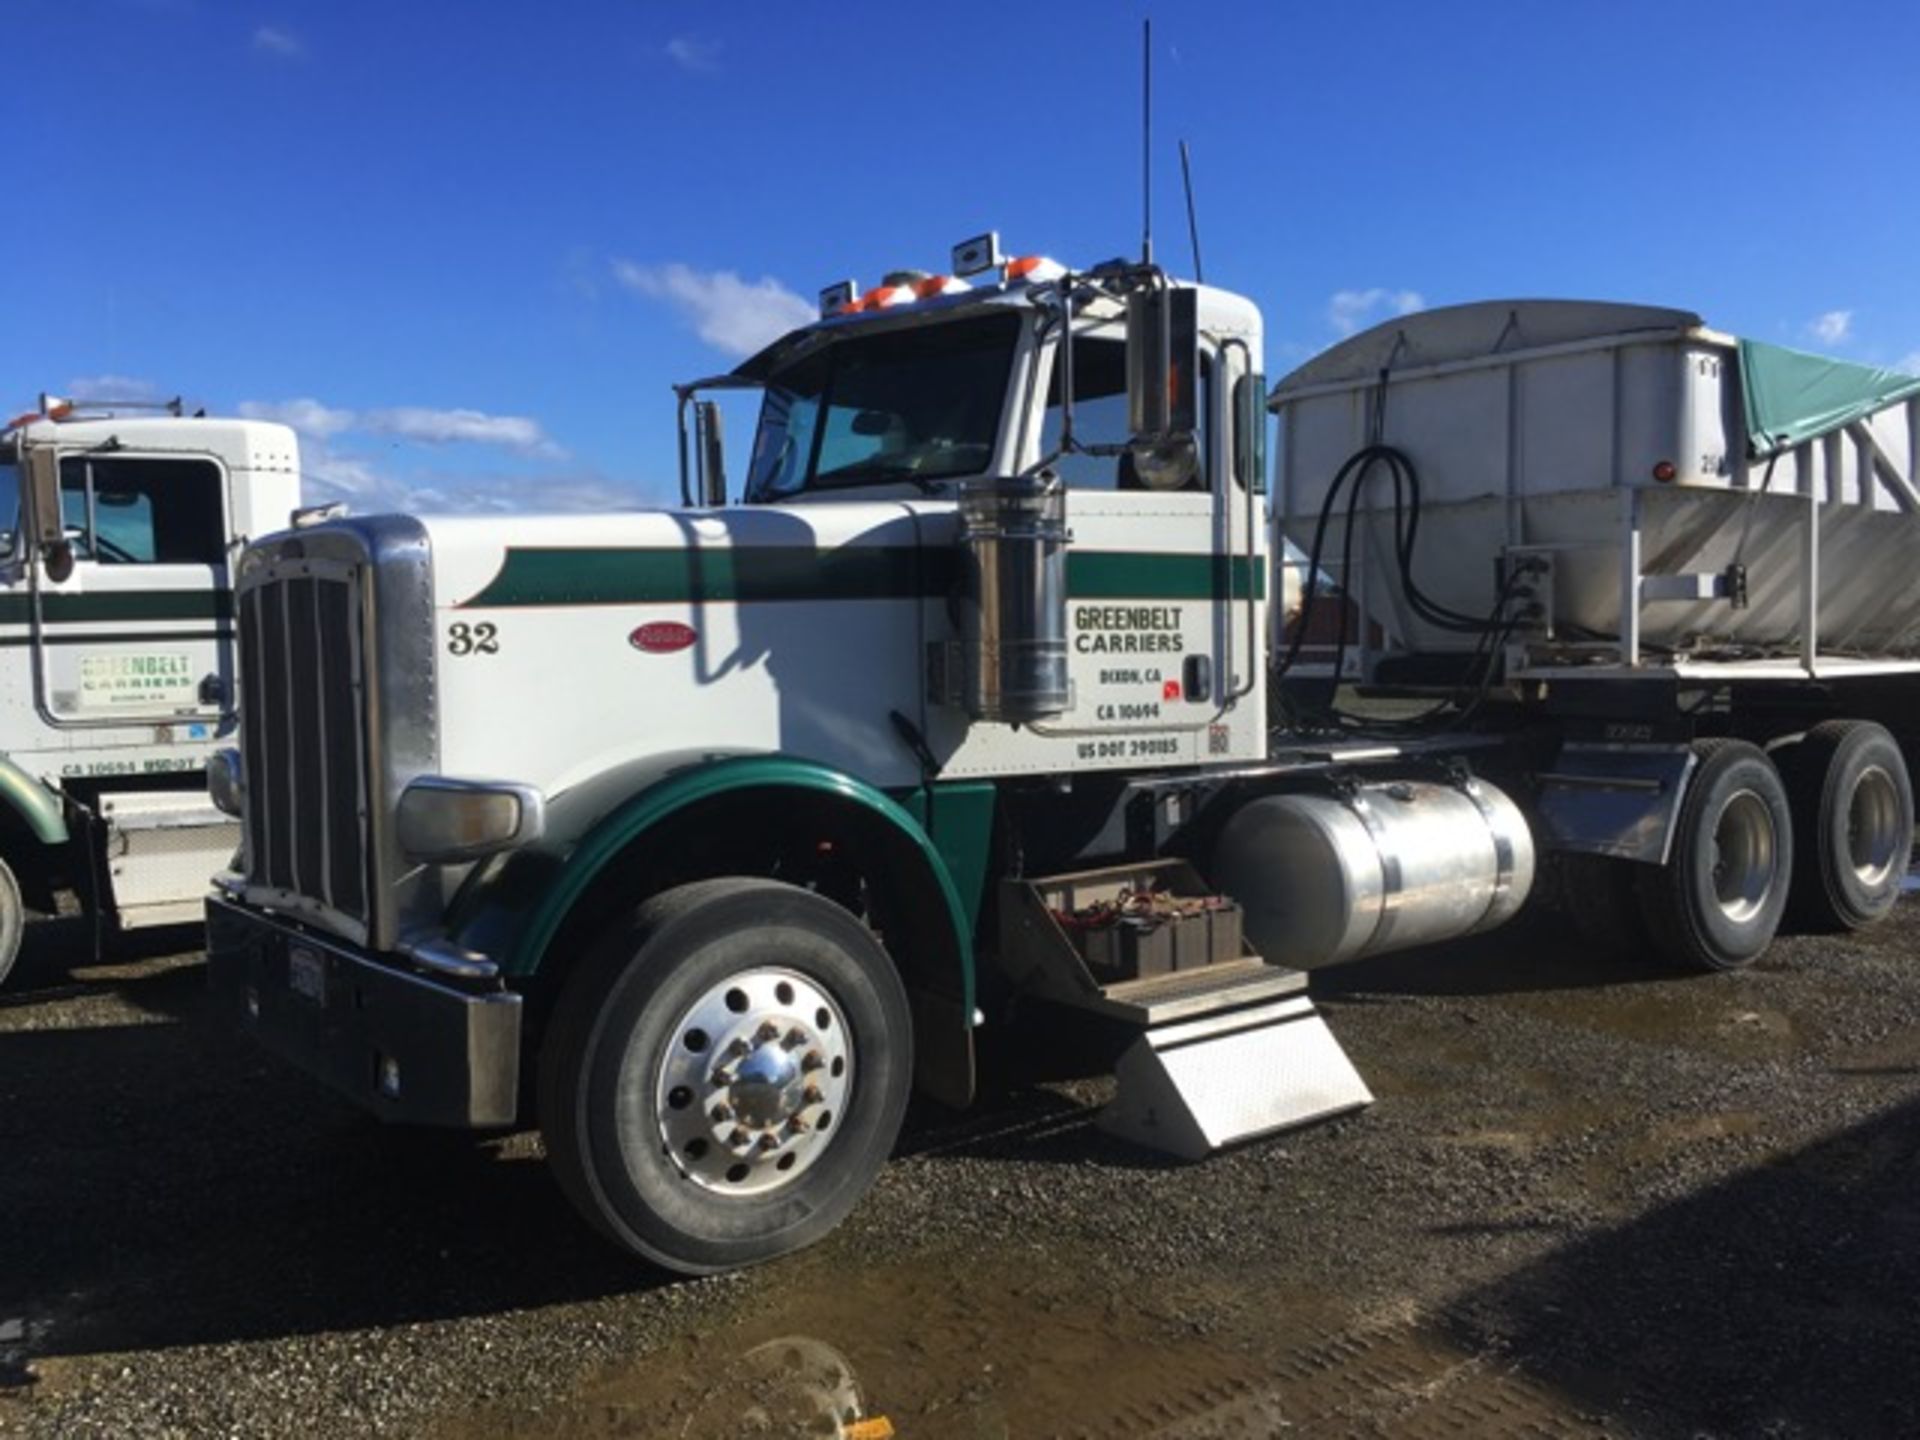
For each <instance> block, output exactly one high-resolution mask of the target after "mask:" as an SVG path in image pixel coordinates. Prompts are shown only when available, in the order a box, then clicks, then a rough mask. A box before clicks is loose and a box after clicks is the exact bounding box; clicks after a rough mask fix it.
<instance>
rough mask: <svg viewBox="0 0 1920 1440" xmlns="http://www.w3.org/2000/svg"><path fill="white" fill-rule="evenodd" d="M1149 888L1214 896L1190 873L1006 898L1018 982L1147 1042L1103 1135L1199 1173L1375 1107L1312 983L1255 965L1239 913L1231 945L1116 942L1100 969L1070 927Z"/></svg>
mask: <svg viewBox="0 0 1920 1440" xmlns="http://www.w3.org/2000/svg"><path fill="white" fill-rule="evenodd" d="M1141 889H1160V890H1164V891H1165V892H1167V893H1169V894H1172V895H1176V896H1195V895H1201V894H1204V893H1205V887H1204V885H1203V884H1202V883H1201V881H1200V880H1199V877H1198V876H1197V875H1196V874H1195V873H1194V871H1193V870H1192V868H1191V867H1190V866H1188V865H1187V864H1186V863H1185V862H1184V861H1180V860H1158V861H1152V862H1149V863H1147V864H1138V865H1121V866H1114V867H1110V868H1107V869H1101V870H1086V871H1079V872H1076V873H1073V874H1070V875H1053V876H1042V877H1037V878H1032V879H1026V880H1009V881H1005V882H1003V888H1002V893H1001V900H1002V903H1001V911H1000V913H1001V928H1002V944H1001V952H1000V953H1001V957H1002V961H1003V963H1004V964H1005V965H1006V967H1007V968H1008V970H1009V972H1010V973H1011V975H1012V977H1013V979H1014V981H1015V983H1016V984H1017V985H1018V986H1019V987H1020V988H1021V989H1022V990H1023V991H1024V992H1025V993H1027V994H1031V995H1034V996H1037V997H1039V998H1043V999H1046V1000H1050V1001H1053V1002H1054V1003H1056V1004H1060V1005H1064V1006H1067V1007H1069V1008H1071V1009H1074V1010H1079V1011H1083V1012H1087V1013H1090V1014H1093V1015H1098V1016H1102V1017H1104V1018H1106V1019H1108V1020H1112V1021H1116V1022H1118V1023H1120V1024H1123V1025H1127V1026H1130V1027H1133V1028H1135V1029H1136V1030H1137V1031H1138V1032H1139V1033H1138V1034H1137V1036H1136V1037H1135V1039H1134V1040H1133V1042H1132V1044H1130V1045H1129V1046H1128V1047H1127V1049H1126V1052H1125V1053H1124V1054H1123V1055H1121V1057H1120V1060H1119V1062H1118V1064H1117V1065H1116V1066H1115V1067H1114V1074H1115V1076H1116V1078H1117V1079H1118V1081H1119V1090H1118V1092H1117V1093H1116V1095H1115V1096H1114V1098H1113V1100H1112V1101H1111V1102H1110V1103H1109V1104H1108V1105H1107V1106H1106V1107H1105V1108H1104V1109H1103V1110H1102V1111H1101V1112H1100V1117H1099V1124H1100V1127H1101V1128H1102V1129H1103V1130H1106V1131H1108V1132H1109V1133H1110V1134H1114V1135H1118V1136H1120V1137H1122V1138H1123V1139H1127V1140H1132V1141H1134V1142H1135V1143H1137V1144H1141V1145H1146V1146H1149V1147H1151V1148H1153V1149H1156V1150H1161V1151H1164V1152H1166V1153H1168V1154H1171V1155H1176V1156H1178V1157H1180V1158H1181V1159H1185V1160H1199V1159H1203V1158H1204V1157H1206V1156H1207V1155H1209V1154H1211V1153H1212V1152H1213V1151H1215V1150H1218V1149H1220V1148H1222V1147H1224V1146H1227V1145H1231V1144H1235V1143H1237V1142H1239V1141H1242V1140H1249V1139H1252V1138H1254V1137H1255V1136H1259V1135H1268V1134H1272V1133H1274V1132H1275V1131H1279V1130H1285V1129H1289V1128H1291V1127H1293V1126H1296V1125H1304V1124H1306V1123H1308V1122H1309V1121H1313V1120H1319V1119H1323V1118H1326V1117H1328V1116H1332V1115H1338V1114H1342V1113H1344V1112H1346V1111H1349V1110H1355V1109H1358V1108H1360V1107H1361V1106H1363V1105H1368V1104H1371V1103H1372V1100H1373V1096H1372V1094H1371V1093H1370V1092H1369V1091H1368V1090H1367V1087H1366V1084H1365V1082H1364V1081H1362V1080H1361V1078H1360V1076H1359V1074H1358V1072H1357V1071H1355V1069H1354V1068H1353V1063H1352V1062H1351V1061H1350V1060H1348V1059H1347V1056H1346V1054H1345V1052H1344V1051H1342V1050H1341V1048H1340V1042H1339V1041H1338V1040H1336V1039H1335V1038H1334V1036H1333V1032H1332V1031H1331V1030H1329V1029H1328V1028H1327V1024H1326V1021H1325V1020H1324V1019H1323V1018H1322V1017H1321V1016H1320V1014H1319V1012H1318V1011H1317V1010H1316V1009H1315V1008H1314V1005H1313V1001H1312V1000H1311V999H1310V998H1308V995H1307V993H1306V990H1307V977H1306V975H1305V974H1304V973H1302V972H1301V971H1298V970H1290V969H1287V968H1285V967H1283V966H1279V965H1272V964H1269V963H1268V962H1267V961H1266V960H1264V959H1263V958H1261V957H1260V956H1259V955H1257V954H1255V953H1254V952H1253V951H1252V949H1251V948H1250V947H1248V946H1247V944H1246V942H1245V941H1244V939H1241V938H1240V935H1239V924H1238V919H1239V917H1238V914H1237V912H1234V913H1232V915H1231V917H1230V925H1229V928H1228V929H1227V931H1226V934H1225V936H1224V938H1221V937H1213V938H1212V939H1211V941H1210V942H1208V943H1177V942H1176V941H1175V939H1174V937H1172V936H1168V935H1156V936H1155V937H1154V941H1155V942H1157V943H1152V944H1142V945H1140V946H1137V947H1128V946H1121V945H1119V944H1117V943H1116V944H1115V945H1113V946H1112V947H1110V948H1109V953H1107V954H1104V955H1102V956H1101V957H1100V960H1101V963H1099V964H1094V963H1090V960H1089V955H1088V953H1087V952H1088V950H1089V949H1090V948H1091V947H1090V946H1089V945H1088V943H1087V942H1086V940H1085V939H1084V938H1083V940H1082V942H1081V943H1080V944H1078V945H1076V943H1075V942H1074V939H1073V938H1072V936H1071V935H1070V934H1069V929H1068V926H1067V925H1066V924H1063V917H1068V916H1072V915H1073V914H1075V913H1077V912H1079V911H1081V910H1083V909H1084V908H1085V907H1087V906H1090V905H1094V904H1096V903H1097V902H1100V901H1112V900H1115V899H1117V898H1118V897H1119V895H1120V893H1121V891H1122V890H1134V891H1139V890H1141ZM1201 923H1203V922H1201V921H1198V920H1194V919H1186V920H1180V921H1176V922H1170V924H1169V925H1168V926H1167V927H1165V928H1167V929H1178V928H1179V927H1184V926H1189V925H1198V924H1201ZM1204 923H1209V924H1210V923H1212V922H1211V921H1210V920H1209V921H1207V922H1204ZM1182 938H1183V939H1184V937H1182ZM1122 952H1125V953H1122ZM1142 971H1144V972H1145V973H1141V972H1142ZM1096 972H1097V973H1096Z"/></svg>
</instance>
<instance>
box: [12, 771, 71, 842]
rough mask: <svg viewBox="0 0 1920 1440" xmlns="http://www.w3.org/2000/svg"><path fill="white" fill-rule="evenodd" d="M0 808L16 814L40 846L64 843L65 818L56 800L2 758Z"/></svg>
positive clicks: (65, 839) (30, 777) (25, 773)
mask: <svg viewBox="0 0 1920 1440" xmlns="http://www.w3.org/2000/svg"><path fill="white" fill-rule="evenodd" d="M0 806H5V807H6V808H8V809H10V810H12V811H13V813H14V814H16V815H18V816H19V817H20V819H21V820H22V821H23V822H24V823H25V824H26V827H27V829H29V830H31V831H32V832H33V834H34V838H35V839H37V840H39V841H40V843H41V844H43V845H64V844H66V842H67V816H66V810H65V808H64V807H63V806H62V805H61V803H60V797H59V796H58V795H56V794H55V793H54V792H53V791H51V790H49V789H48V788H47V787H46V786H45V785H43V784H41V783H40V782H39V781H38V780H36V779H34V778H33V776H31V775H29V774H28V773H27V772H26V771H24V770H22V769H21V768H20V767H19V766H18V765H16V764H14V763H13V761H11V760H9V759H8V758H7V757H6V756H4V755H0Z"/></svg>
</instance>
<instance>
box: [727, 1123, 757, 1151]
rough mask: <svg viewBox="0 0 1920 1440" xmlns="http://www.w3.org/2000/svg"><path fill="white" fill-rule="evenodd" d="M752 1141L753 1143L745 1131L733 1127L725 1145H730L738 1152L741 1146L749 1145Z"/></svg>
mask: <svg viewBox="0 0 1920 1440" xmlns="http://www.w3.org/2000/svg"><path fill="white" fill-rule="evenodd" d="M752 1141H753V1137H752V1136H751V1135H749V1134H748V1133H747V1132H746V1131H745V1130H742V1129H740V1128H738V1127H735V1129H734V1132H733V1133H732V1134H731V1135H729V1136H728V1137H727V1144H729V1145H731V1146H732V1147H733V1148H734V1149H736V1150H738V1149H739V1148H740V1147H741V1146H742V1145H747V1144H751V1143H752Z"/></svg>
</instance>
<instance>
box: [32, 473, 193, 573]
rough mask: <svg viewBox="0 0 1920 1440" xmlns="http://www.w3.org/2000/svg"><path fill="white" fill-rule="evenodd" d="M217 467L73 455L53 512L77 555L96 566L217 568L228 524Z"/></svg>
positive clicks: (61, 482) (62, 475)
mask: <svg viewBox="0 0 1920 1440" xmlns="http://www.w3.org/2000/svg"><path fill="white" fill-rule="evenodd" d="M220 489H221V487H220V469H219V467H218V466H217V465H215V464H213V463H212V462H211V461H208V460H161V459H139V458H127V459H117V458H112V457H105V456H90V455H73V456H68V457H66V458H65V459H63V460H61V462H60V509H61V519H62V522H63V523H64V524H65V526H66V530H67V534H68V535H69V536H70V537H71V538H72V539H73V542H74V548H75V550H76V551H77V552H78V553H79V554H80V555H82V556H83V557H85V558H87V559H90V560H95V561H98V562H99V563H100V564H103V565H219V564H221V563H223V562H224V561H225V559H226V554H227V527H226V522H225V517H224V514H223V509H222V506H221V503H220Z"/></svg>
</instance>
